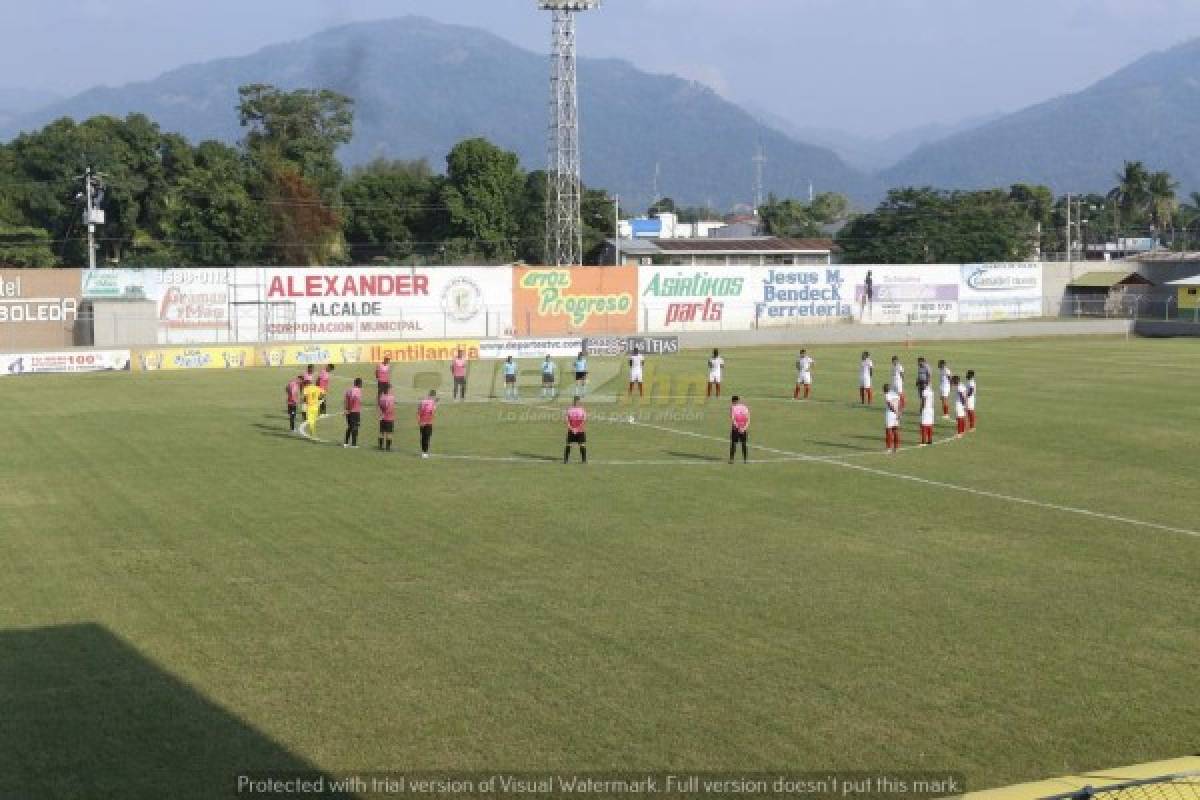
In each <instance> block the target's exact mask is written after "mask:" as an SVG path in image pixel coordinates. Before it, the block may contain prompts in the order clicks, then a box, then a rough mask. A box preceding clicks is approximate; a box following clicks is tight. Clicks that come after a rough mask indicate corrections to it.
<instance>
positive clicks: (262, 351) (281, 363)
mask: <svg viewBox="0 0 1200 800" xmlns="http://www.w3.org/2000/svg"><path fill="white" fill-rule="evenodd" d="M366 360H368V359H367V344H366V343H365V342H320V343H315V344H279V345H259V346H258V348H257V359H256V361H255V363H256V364H257V365H258V366H260V367H303V366H307V365H309V364H314V365H317V366H320V365H321V364H357V363H359V362H360V361H366Z"/></svg>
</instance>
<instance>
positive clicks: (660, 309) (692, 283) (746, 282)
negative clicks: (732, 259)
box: [638, 266, 755, 333]
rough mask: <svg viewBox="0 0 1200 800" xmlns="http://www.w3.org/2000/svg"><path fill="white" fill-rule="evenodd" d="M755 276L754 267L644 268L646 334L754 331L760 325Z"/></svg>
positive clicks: (641, 282) (640, 287)
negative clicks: (757, 316)
mask: <svg viewBox="0 0 1200 800" xmlns="http://www.w3.org/2000/svg"><path fill="white" fill-rule="evenodd" d="M753 295H754V273H753V272H752V270H751V268H750V267H737V266H730V267H718V268H715V269H712V270H707V269H702V268H698V267H662V266H641V267H639V268H638V297H639V299H640V303H641V307H642V310H641V325H642V327H641V329H642V331H644V332H647V333H663V332H668V331H676V332H678V331H704V330H748V329H750V328H751V327H752V325H753V323H754V314H755V298H754V296H753Z"/></svg>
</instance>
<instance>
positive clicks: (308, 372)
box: [300, 364, 317, 388]
mask: <svg viewBox="0 0 1200 800" xmlns="http://www.w3.org/2000/svg"><path fill="white" fill-rule="evenodd" d="M300 379H301V380H302V381H303V382H304V387H303V388H307V387H309V386H312V385H313V384H314V383H316V382H317V376H316V375H314V374H313V365H312V364H309V365H308V366H307V367H306V368H305V370H304V374H303V375H301V376H300Z"/></svg>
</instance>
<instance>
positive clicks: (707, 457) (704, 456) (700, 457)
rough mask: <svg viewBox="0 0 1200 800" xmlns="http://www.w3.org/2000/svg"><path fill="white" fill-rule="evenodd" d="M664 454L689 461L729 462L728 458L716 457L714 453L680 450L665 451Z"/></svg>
mask: <svg viewBox="0 0 1200 800" xmlns="http://www.w3.org/2000/svg"><path fill="white" fill-rule="evenodd" d="M663 453H664V454H666V455H668V456H670V457H671V458H684V459H687V460H689V461H727V460H728V459H727V458H722V457H720V456H714V455H713V454H712V453H684V452H682V451H680V450H664V451H663Z"/></svg>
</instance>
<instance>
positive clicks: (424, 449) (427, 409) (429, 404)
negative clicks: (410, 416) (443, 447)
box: [417, 389, 437, 458]
mask: <svg viewBox="0 0 1200 800" xmlns="http://www.w3.org/2000/svg"><path fill="white" fill-rule="evenodd" d="M436 413H437V390H435V389H430V390H429V396H428V397H424V398H422V399H421V402H420V403H418V404H417V429H418V430H420V432H421V458H429V443H430V441H432V439H433V417H434V414H436Z"/></svg>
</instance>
